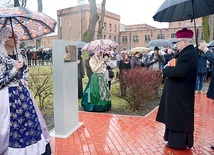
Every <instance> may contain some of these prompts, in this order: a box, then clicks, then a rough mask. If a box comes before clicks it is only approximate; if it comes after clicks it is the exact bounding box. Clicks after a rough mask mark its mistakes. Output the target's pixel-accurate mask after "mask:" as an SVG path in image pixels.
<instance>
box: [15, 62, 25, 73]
mask: <svg viewBox="0 0 214 155" xmlns="http://www.w3.org/2000/svg"><path fill="white" fill-rule="evenodd" d="M22 66H23V63H22V61H20V60H16V61H15V63H14V67H15V69H16V70H17V71H19V70H20V68H22Z"/></svg>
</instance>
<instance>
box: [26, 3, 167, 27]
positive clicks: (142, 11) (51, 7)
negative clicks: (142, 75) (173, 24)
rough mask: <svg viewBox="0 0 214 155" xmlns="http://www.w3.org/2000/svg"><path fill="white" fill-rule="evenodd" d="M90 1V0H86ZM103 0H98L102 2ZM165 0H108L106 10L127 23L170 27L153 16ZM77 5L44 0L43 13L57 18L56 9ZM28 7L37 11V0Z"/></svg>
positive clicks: (28, 4)
mask: <svg viewBox="0 0 214 155" xmlns="http://www.w3.org/2000/svg"><path fill="white" fill-rule="evenodd" d="M85 2H88V0H85ZM101 2H102V0H97V3H101ZM163 2H164V0H106V10H107V11H110V12H113V13H116V14H118V15H120V22H121V23H122V24H125V25H132V24H144V23H145V24H149V25H151V26H155V27H157V28H164V27H168V23H160V22H155V21H154V20H153V18H152V16H153V15H154V14H155V12H156V11H157V9H158V8H159V6H160V5H161V4H162V3H163ZM76 5H77V0H43V13H45V14H47V15H49V16H51V17H52V18H54V19H57V18H56V17H57V15H56V10H60V9H63V8H68V7H72V6H76ZM27 7H28V8H29V9H32V10H34V11H37V0H28V1H27Z"/></svg>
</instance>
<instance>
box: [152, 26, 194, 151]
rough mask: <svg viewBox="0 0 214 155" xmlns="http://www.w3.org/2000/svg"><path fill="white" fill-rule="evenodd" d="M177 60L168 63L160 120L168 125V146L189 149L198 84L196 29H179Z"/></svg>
mask: <svg viewBox="0 0 214 155" xmlns="http://www.w3.org/2000/svg"><path fill="white" fill-rule="evenodd" d="M176 37H177V47H178V51H179V53H178V55H177V56H176V59H177V60H176V63H175V64H173V65H171V64H172V63H170V62H169V63H168V64H167V65H165V66H164V69H163V74H164V76H166V81H165V84H164V89H163V93H162V97H161V101H160V106H159V109H158V113H157V117H156V120H157V121H158V122H161V123H164V124H165V134H164V140H165V141H168V143H167V144H166V146H167V147H170V148H174V149H186V148H191V147H192V146H193V132H194V100H195V84H196V77H197V69H198V56H197V53H196V51H195V48H194V46H193V45H192V38H193V31H191V30H188V29H187V28H184V29H182V30H179V31H177V33H176Z"/></svg>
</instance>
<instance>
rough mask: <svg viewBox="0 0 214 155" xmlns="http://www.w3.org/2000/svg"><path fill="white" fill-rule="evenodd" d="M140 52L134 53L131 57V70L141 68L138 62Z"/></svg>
mask: <svg viewBox="0 0 214 155" xmlns="http://www.w3.org/2000/svg"><path fill="white" fill-rule="evenodd" d="M139 57H140V52H135V54H134V56H132V57H131V61H130V62H131V68H132V69H133V68H139V67H141V61H140V58H139Z"/></svg>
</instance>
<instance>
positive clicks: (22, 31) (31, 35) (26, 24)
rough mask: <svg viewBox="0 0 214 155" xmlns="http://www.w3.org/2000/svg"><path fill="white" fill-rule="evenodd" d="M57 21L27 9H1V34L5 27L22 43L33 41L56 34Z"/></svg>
mask: <svg viewBox="0 0 214 155" xmlns="http://www.w3.org/2000/svg"><path fill="white" fill-rule="evenodd" d="M55 26H56V21H55V20H54V19H52V18H51V17H49V16H47V15H45V14H43V13H41V12H35V11H31V10H29V9H27V8H25V7H21V6H20V7H12V8H2V9H0V32H1V30H2V29H3V28H4V27H8V28H10V29H12V32H14V33H15V34H16V35H17V36H18V38H19V39H20V40H21V41H26V40H32V39H36V38H39V37H41V36H44V35H46V34H49V33H51V32H54V29H55Z"/></svg>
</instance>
